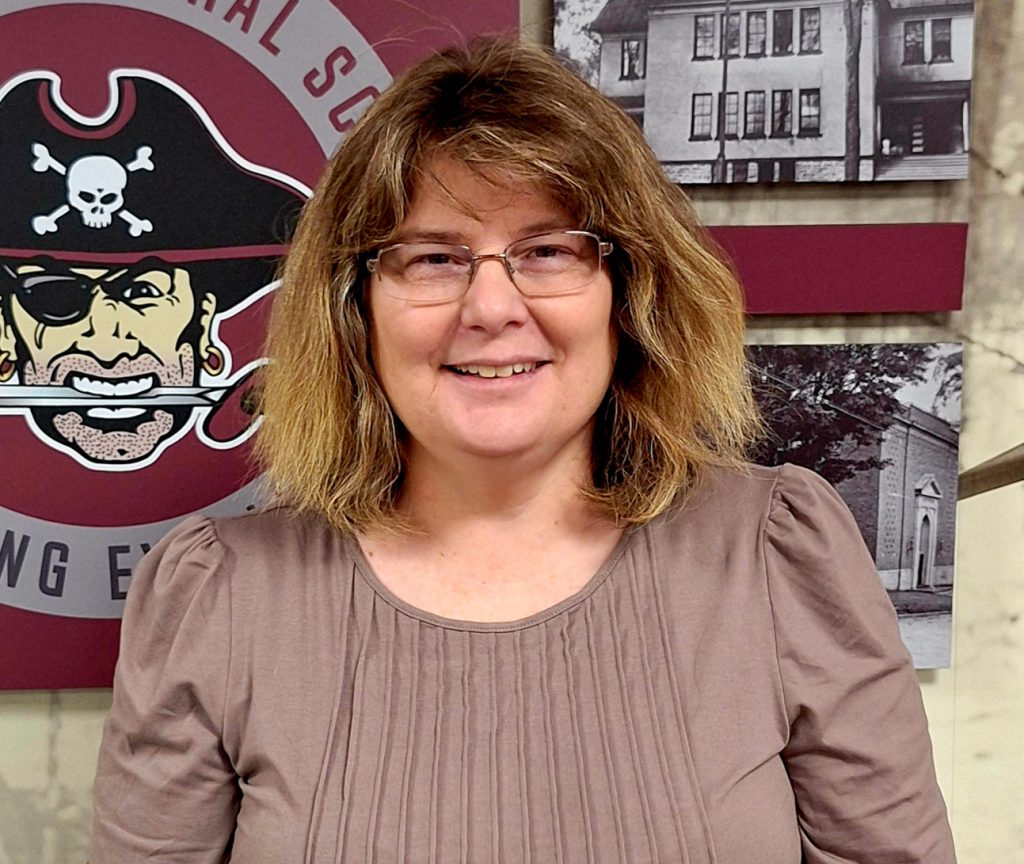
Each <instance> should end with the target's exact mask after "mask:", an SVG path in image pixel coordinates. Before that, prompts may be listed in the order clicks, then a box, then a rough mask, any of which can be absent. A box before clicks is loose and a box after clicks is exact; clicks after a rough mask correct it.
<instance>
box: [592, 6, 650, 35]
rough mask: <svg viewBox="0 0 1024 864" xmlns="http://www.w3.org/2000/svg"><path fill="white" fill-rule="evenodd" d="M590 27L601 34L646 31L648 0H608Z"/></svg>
mask: <svg viewBox="0 0 1024 864" xmlns="http://www.w3.org/2000/svg"><path fill="white" fill-rule="evenodd" d="M590 29H591V30H592V31H593V32H594V33H601V34H604V33H642V32H644V31H646V30H647V0H608V3H607V4H606V5H605V7H604V9H602V10H601V12H600V14H599V15H598V16H597V17H596V18H595V19H594V20H593V22H592V23H591V25H590Z"/></svg>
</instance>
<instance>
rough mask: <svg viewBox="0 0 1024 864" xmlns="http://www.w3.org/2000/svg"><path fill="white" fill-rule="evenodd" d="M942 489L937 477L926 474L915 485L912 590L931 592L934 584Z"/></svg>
mask: <svg viewBox="0 0 1024 864" xmlns="http://www.w3.org/2000/svg"><path fill="white" fill-rule="evenodd" d="M941 498H942V490H941V489H939V484H938V483H936V482H935V475H934V474H925V475H924V476H923V477H922V478H921V479H920V480H919V481H918V482H917V483H915V484H914V516H915V518H914V525H915V531H914V551H913V557H912V558H911V561H912V562H913V568H914V582H913V588H914V589H915V590H920V589H929V588H932V587H933V585H934V584H935V553H936V551H937V549H936V547H937V534H938V518H939V500H940V499H941Z"/></svg>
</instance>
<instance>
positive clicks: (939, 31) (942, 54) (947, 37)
mask: <svg viewBox="0 0 1024 864" xmlns="http://www.w3.org/2000/svg"><path fill="white" fill-rule="evenodd" d="M952 59H953V22H952V21H951V20H950V19H949V18H936V19H935V20H934V21H932V63H949V62H950V61H952Z"/></svg>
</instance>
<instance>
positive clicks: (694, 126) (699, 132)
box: [690, 93, 711, 141]
mask: <svg viewBox="0 0 1024 864" xmlns="http://www.w3.org/2000/svg"><path fill="white" fill-rule="evenodd" d="M710 138H711V94H710V93H694V94H693V113H692V119H691V121H690V140H692V141H706V140H708V139H710Z"/></svg>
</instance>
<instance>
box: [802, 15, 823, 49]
mask: <svg viewBox="0 0 1024 864" xmlns="http://www.w3.org/2000/svg"><path fill="white" fill-rule="evenodd" d="M820 51H821V10H820V9H801V10H800V53H801V54H818V53H819V52H820Z"/></svg>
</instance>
